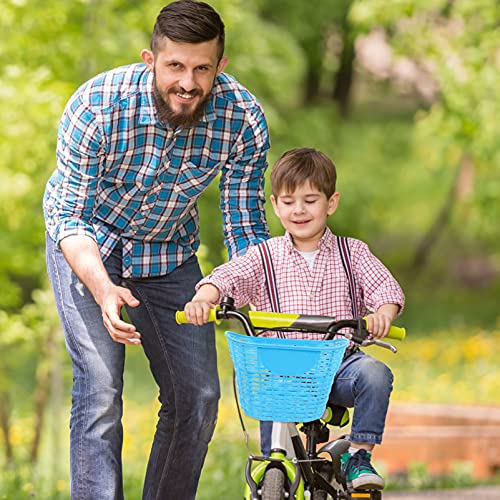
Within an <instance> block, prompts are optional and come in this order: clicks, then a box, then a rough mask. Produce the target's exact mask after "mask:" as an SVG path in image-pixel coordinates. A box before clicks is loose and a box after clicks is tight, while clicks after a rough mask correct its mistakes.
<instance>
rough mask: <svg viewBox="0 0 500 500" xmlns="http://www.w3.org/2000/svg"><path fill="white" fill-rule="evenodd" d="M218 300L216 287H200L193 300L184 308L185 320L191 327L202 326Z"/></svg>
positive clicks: (207, 285) (209, 285)
mask: <svg viewBox="0 0 500 500" xmlns="http://www.w3.org/2000/svg"><path fill="white" fill-rule="evenodd" d="M219 298H220V293H219V290H218V288H217V287H215V286H214V285H211V284H205V285H203V286H201V287H200V289H199V290H198V291H197V292H196V295H195V296H194V297H193V300H191V302H188V303H187V304H186V305H185V306H184V313H185V315H186V319H187V320H188V321H189V322H190V323H192V324H193V325H198V326H200V325H204V324H205V323H206V322H207V321H208V314H209V312H210V309H213V308H214V307H215V306H216V305H217V303H218V302H219Z"/></svg>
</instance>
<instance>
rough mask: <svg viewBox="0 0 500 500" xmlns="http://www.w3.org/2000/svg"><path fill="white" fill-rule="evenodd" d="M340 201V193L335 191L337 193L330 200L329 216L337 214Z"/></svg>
mask: <svg viewBox="0 0 500 500" xmlns="http://www.w3.org/2000/svg"><path fill="white" fill-rule="evenodd" d="M339 200H340V193H339V192H338V191H335V193H333V194H332V195H331V196H330V199H329V200H328V210H327V212H326V213H327V214H328V215H332V214H334V213H335V211H336V210H337V207H338V206H339Z"/></svg>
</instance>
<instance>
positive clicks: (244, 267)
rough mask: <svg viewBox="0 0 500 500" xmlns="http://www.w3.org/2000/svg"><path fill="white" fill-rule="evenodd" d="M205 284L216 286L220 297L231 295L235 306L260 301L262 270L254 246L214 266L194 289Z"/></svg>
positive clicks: (262, 280) (262, 281) (262, 279)
mask: <svg viewBox="0 0 500 500" xmlns="http://www.w3.org/2000/svg"><path fill="white" fill-rule="evenodd" d="M206 284H211V285H214V286H215V287H217V288H218V290H219V292H220V294H221V298H222V297H224V296H226V297H232V298H233V299H234V302H235V306H236V307H237V308H239V307H243V306H245V305H247V304H249V303H253V302H255V301H256V300H257V301H259V302H260V301H261V291H262V287H263V284H264V271H263V269H262V261H261V259H260V256H259V253H258V251H257V249H256V247H251V248H249V249H248V252H247V253H246V254H245V255H243V256H241V257H236V258H234V259H232V260H230V261H229V262H226V263H225V264H222V265H221V266H218V267H216V268H215V269H214V270H213V271H212V272H211V273H210V274H209V275H208V276H207V277H206V278H203V279H202V280H201V281H200V282H199V283H198V284H197V285H196V289H197V290H198V288H200V286H202V285H206Z"/></svg>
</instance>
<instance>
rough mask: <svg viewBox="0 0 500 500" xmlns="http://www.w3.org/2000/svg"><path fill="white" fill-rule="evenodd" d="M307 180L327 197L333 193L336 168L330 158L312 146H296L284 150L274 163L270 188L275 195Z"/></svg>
mask: <svg viewBox="0 0 500 500" xmlns="http://www.w3.org/2000/svg"><path fill="white" fill-rule="evenodd" d="M307 181H309V182H310V183H311V185H313V186H314V187H316V188H317V189H318V190H319V191H321V192H322V193H325V195H326V197H327V198H330V197H331V196H332V194H333V193H335V187H336V184H337V170H336V168H335V165H334V164H333V162H332V160H330V158H328V156H326V155H325V154H324V153H322V152H321V151H317V150H316V149H313V148H296V149H291V150H290V151H286V152H285V153H283V155H281V157H280V158H279V159H278V161H277V162H276V163H275V164H274V167H273V170H272V172H271V189H272V193H273V195H274V196H275V197H277V196H279V195H280V194H282V193H283V191H284V192H285V193H290V194H291V193H293V192H294V191H295V190H296V189H297V188H298V187H299V186H302V185H303V184H305V183H306V182H307Z"/></svg>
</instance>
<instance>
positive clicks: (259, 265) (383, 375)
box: [184, 148, 404, 489]
mask: <svg viewBox="0 0 500 500" xmlns="http://www.w3.org/2000/svg"><path fill="white" fill-rule="evenodd" d="M336 178H337V174H336V170H335V166H334V165H333V163H332V161H331V160H330V159H329V158H328V157H327V156H326V155H324V154H323V153H321V152H318V151H316V150H314V149H307V148H300V149H294V150H291V151H288V152H286V153H285V154H283V156H282V157H281V158H280V159H279V160H278V161H277V163H276V164H275V166H274V168H273V170H272V173H271V187H272V195H271V202H272V204H273V208H274V211H275V213H276V215H277V216H278V218H279V219H280V221H281V223H282V224H283V226H284V228H285V229H286V234H285V235H284V236H280V237H275V238H271V239H270V240H268V241H267V242H266V243H267V247H268V249H269V254H270V256H271V260H272V263H273V268H274V273H275V278H276V279H275V284H274V285H273V287H274V289H275V290H276V291H277V296H278V298H279V308H280V312H284V313H295V314H298V313H302V314H318V315H328V316H335V317H336V318H337V319H347V318H352V317H353V316H356V317H358V316H367V320H368V330H369V332H370V333H371V335H372V337H374V338H382V337H384V336H386V335H387V332H388V330H389V327H390V326H391V323H392V321H393V319H394V318H395V317H396V316H397V315H398V314H399V313H400V312H401V311H402V309H403V305H404V295H403V291H402V290H401V287H400V286H399V284H398V283H397V281H396V280H395V279H394V278H393V276H392V275H391V273H390V272H389V271H388V270H387V269H386V268H385V267H384V265H383V264H382V263H381V262H380V261H379V260H378V259H377V258H376V257H375V256H374V255H372V253H371V252H370V250H369V248H368V246H367V245H366V244H365V243H363V242H361V241H359V240H356V239H353V238H348V240H347V242H348V253H345V251H344V252H341V244H340V240H339V239H337V238H336V237H335V236H334V235H333V233H332V232H331V231H330V229H329V228H328V227H327V225H326V221H327V217H328V216H329V215H332V214H333V213H335V211H336V210H337V206H338V203H339V197H340V195H339V193H338V192H337V191H336V190H335V189H336ZM349 254H350V255H349ZM346 256H350V260H351V263H352V265H351V269H352V273H353V274H354V281H355V283H354V288H355V292H353V291H352V286H351V293H350V292H349V281H350V280H349V279H348V272H347V271H346V269H345V267H344V264H343V262H342V258H343V257H344V263H345V257H346ZM264 267H265V266H264V264H263V260H262V257H261V252H260V250H259V247H258V246H254V247H251V248H250V249H249V250H248V252H247V253H246V255H244V256H242V257H238V258H236V259H234V260H231V261H230V262H228V263H226V264H224V265H222V266H220V267H218V268H216V269H215V270H214V271H213V272H212V273H211V274H210V275H209V276H207V277H206V278H205V279H203V280H202V281H200V282H199V283H198V285H197V287H196V289H197V292H196V294H195V296H194V297H193V299H192V300H191V302H188V303H187V304H186V306H185V309H184V311H185V313H186V317H187V319H188V321H190V322H191V323H193V324H196V325H201V324H203V323H205V322H206V321H207V319H208V311H209V309H210V308H212V307H214V306H215V305H216V304H217V303H218V302H219V300H220V299H221V298H222V297H223V296H230V297H233V298H234V299H235V305H236V307H242V306H244V305H246V304H249V303H250V304H253V305H254V306H255V307H256V309H257V310H261V311H269V310H273V309H272V307H273V304H274V306H275V302H274V303H273V302H271V298H270V295H271V294H270V293H269V288H268V283H267V282H266V276H265V269H264ZM351 283H352V281H351ZM351 294H353V296H352V297H351ZM353 303H354V304H353ZM287 336H288V337H291V338H320V336H319V335H315V334H304V333H299V332H297V333H292V334H287ZM392 381H393V376H392V373H391V371H390V370H389V368H387V366H385V365H384V364H383V363H381V362H380V361H378V360H376V359H374V358H372V357H370V356H368V355H366V354H364V353H363V352H362V351H360V350H357V349H356V348H354V347H353V346H351V347H350V348H348V350H347V351H346V355H345V357H344V359H343V361H342V363H341V366H340V369H339V371H338V373H337V374H336V376H335V380H334V384H333V388H332V392H331V394H330V398H329V399H330V401H332V402H335V404H338V405H342V406H346V407H354V415H353V421H352V431H351V434H350V441H351V447H350V449H349V451H348V453H346V454H345V455H343V456H342V459H341V468H342V473H343V474H344V476H345V478H346V481H347V483H348V485H349V486H350V487H351V488H353V489H363V488H376V489H382V488H383V487H384V480H383V479H382V478H381V477H380V476H379V475H378V474H377V472H376V471H375V469H374V468H373V466H372V465H371V463H370V458H371V451H372V449H373V447H374V445H375V444H379V443H380V442H381V440H382V434H383V431H384V426H385V417H386V414H387V408H388V405H389V397H390V393H391V391H392ZM263 438H265V436H263ZM264 441H267V442H268V441H269V439H266V440H265V439H263V443H262V448H263V451H264V452H265V451H268V450H265V447H266V445H265V444H264ZM267 446H269V445H267Z"/></svg>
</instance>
